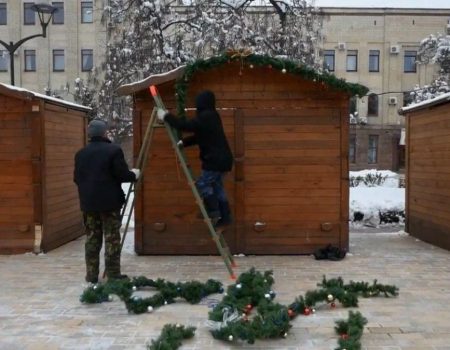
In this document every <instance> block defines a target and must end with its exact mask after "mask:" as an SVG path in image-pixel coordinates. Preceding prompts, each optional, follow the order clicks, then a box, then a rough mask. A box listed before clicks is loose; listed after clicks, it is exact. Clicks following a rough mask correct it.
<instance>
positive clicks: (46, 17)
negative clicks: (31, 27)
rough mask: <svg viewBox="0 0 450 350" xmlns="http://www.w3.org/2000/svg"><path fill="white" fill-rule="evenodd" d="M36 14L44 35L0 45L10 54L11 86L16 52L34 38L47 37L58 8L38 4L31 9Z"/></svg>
mask: <svg viewBox="0 0 450 350" xmlns="http://www.w3.org/2000/svg"><path fill="white" fill-rule="evenodd" d="M31 8H32V9H33V10H34V11H35V12H37V13H38V16H39V22H41V26H42V34H35V35H31V36H28V37H26V38H23V39H21V40H19V41H18V42H16V43H13V42H12V41H10V42H9V44H8V43H6V42H4V41H3V40H0V44H2V45H3V46H4V47H5V48H6V50H8V52H9V64H10V69H11V85H14V52H15V51H16V50H17V49H18V48H19V47H20V45H22V44H23V43H24V42H25V41H28V40H30V39H33V38H37V37H40V36H42V37H44V38H46V37H47V26H48V24H49V23H50V20H51V19H52V17H53V14H54V13H55V11H56V10H57V8H56V7H54V6H51V5H47V4H36V5H33V6H32V7H31Z"/></svg>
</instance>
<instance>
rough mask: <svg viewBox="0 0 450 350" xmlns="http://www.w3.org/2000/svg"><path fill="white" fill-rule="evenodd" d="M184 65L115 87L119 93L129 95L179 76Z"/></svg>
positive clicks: (182, 71)
mask: <svg viewBox="0 0 450 350" xmlns="http://www.w3.org/2000/svg"><path fill="white" fill-rule="evenodd" d="M185 68H186V66H185V65H183V66H180V67H177V68H175V69H172V70H170V71H168V72H165V73H160V74H153V75H150V76H149V77H147V78H145V79H143V80H139V81H136V82H134V83H131V84H125V85H122V86H120V87H119V88H118V89H117V93H118V94H119V95H130V94H132V93H134V92H137V91H141V90H144V89H147V88H148V87H149V86H150V85H158V84H162V83H165V82H168V81H171V80H175V79H177V78H179V77H181V76H182V75H183V73H184V70H185Z"/></svg>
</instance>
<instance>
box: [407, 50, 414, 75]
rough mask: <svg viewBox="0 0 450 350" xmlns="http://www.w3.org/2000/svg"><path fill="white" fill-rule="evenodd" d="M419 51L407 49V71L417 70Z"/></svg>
mask: <svg viewBox="0 0 450 350" xmlns="http://www.w3.org/2000/svg"><path fill="white" fill-rule="evenodd" d="M416 57H417V51H405V58H404V60H405V73H415V72H416Z"/></svg>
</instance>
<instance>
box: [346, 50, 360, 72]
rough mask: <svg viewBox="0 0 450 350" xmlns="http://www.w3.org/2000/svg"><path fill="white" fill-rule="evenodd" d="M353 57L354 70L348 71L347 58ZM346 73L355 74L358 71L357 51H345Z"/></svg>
mask: <svg viewBox="0 0 450 350" xmlns="http://www.w3.org/2000/svg"><path fill="white" fill-rule="evenodd" d="M351 57H354V58H355V69H354V70H353V69H349V58H351ZM345 63H346V67H345V68H346V71H347V72H357V71H358V50H348V51H347V58H346V61H345Z"/></svg>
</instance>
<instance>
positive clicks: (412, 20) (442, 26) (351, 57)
mask: <svg viewBox="0 0 450 350" xmlns="http://www.w3.org/2000/svg"><path fill="white" fill-rule="evenodd" d="M322 10H323V13H324V20H323V25H324V44H323V51H322V54H323V60H324V65H325V66H326V67H327V68H328V69H329V70H330V71H331V72H333V73H334V74H335V75H336V76H338V77H340V78H345V79H346V80H347V81H349V82H353V83H360V84H363V85H366V86H367V87H368V88H369V89H370V92H369V94H368V96H364V97H363V98H360V99H355V100H353V101H352V103H351V104H350V105H351V108H350V109H351V110H350V111H349V115H350V114H351V115H352V116H350V123H351V128H350V150H349V159H350V169H351V170H359V169H367V168H376V169H392V170H395V171H402V170H403V169H404V142H402V141H403V140H402V137H401V136H402V129H403V130H404V117H402V116H400V115H399V114H398V113H397V111H398V109H399V108H400V107H402V106H403V105H404V104H405V103H406V102H407V98H408V97H409V94H408V91H411V90H412V89H413V88H414V87H415V85H416V84H418V85H420V86H423V85H425V84H429V83H430V82H431V81H432V80H433V79H434V78H436V73H437V71H436V67H435V66H433V65H418V64H416V62H415V59H416V55H417V50H418V48H419V44H420V42H421V41H422V39H424V38H426V37H427V36H429V35H430V34H436V33H445V32H446V31H448V28H449V19H450V9H386V8H384V9H372V8H323V9H322ZM355 112H357V113H355Z"/></svg>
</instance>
